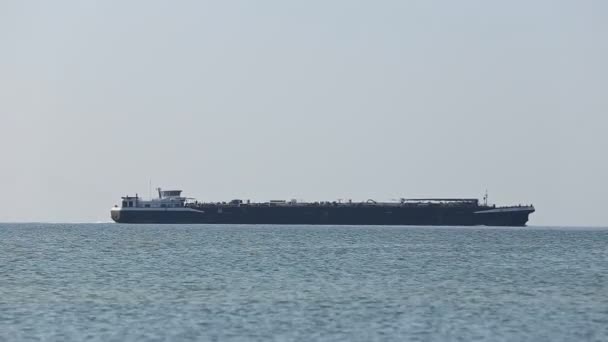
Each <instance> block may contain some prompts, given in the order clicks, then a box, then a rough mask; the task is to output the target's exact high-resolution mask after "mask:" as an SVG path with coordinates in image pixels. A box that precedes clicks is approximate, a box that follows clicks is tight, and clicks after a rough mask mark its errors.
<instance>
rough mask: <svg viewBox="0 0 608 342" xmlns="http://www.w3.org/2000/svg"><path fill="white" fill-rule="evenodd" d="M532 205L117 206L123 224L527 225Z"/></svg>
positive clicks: (113, 213)
mask: <svg viewBox="0 0 608 342" xmlns="http://www.w3.org/2000/svg"><path fill="white" fill-rule="evenodd" d="M533 212H534V207H532V206H515V207H494V206H487V205H478V204H477V201H475V202H474V203H471V202H455V203H415V204H408V203H405V204H404V203H395V204H392V203H391V204H387V203H378V204H376V203H352V204H351V203H348V204H346V203H325V204H315V203H306V204H300V203H298V204H293V205H292V204H289V203H287V204H281V205H273V204H272V203H257V204H244V203H234V204H233V203H230V204H196V205H195V204H191V205H190V204H186V205H184V206H182V207H175V208H129V207H126V208H125V207H122V208H119V207H115V208H113V209H112V211H111V216H112V219H113V220H114V221H116V222H119V223H171V224H180V223H190V224H192V223H206V224H285V225H288V224H306V225H418V226H474V225H486V226H525V225H526V222H528V215H530V214H531V213H533Z"/></svg>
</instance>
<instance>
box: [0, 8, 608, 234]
mask: <svg viewBox="0 0 608 342" xmlns="http://www.w3.org/2000/svg"><path fill="white" fill-rule="evenodd" d="M0 52H1V53H0V152H1V153H0V155H1V158H2V162H1V165H0V188H1V189H2V196H1V197H0V221H70V222H71V221H75V222H95V221H108V220H109V215H110V214H109V210H110V208H111V207H112V206H113V205H114V204H117V203H118V202H119V200H120V196H123V195H125V194H127V193H129V194H135V192H138V193H139V194H142V195H146V196H147V195H148V182H149V180H150V179H152V182H153V184H154V185H155V186H162V187H165V188H174V187H175V188H180V189H184V190H185V192H186V194H187V195H189V196H193V197H197V198H198V199H201V200H213V201H217V200H230V199H232V198H243V199H247V198H249V199H252V200H269V199H289V198H298V199H305V200H333V199H338V198H352V199H354V200H365V199H368V198H374V199H376V200H390V199H393V198H399V197H419V196H433V197H437V196H448V197H479V198H481V197H482V196H483V193H484V191H485V189H488V191H489V194H490V201H491V202H495V203H497V204H499V205H500V204H518V203H533V204H534V205H535V206H536V208H537V212H536V213H535V214H533V215H532V216H531V221H530V224H532V225H604V226H605V225H608V206H607V205H608V200H607V198H608V153H607V151H608V136H607V129H608V62H607V61H608V2H606V1H602V0H595V1H586V0H576V1H574V0H573V1H555V0H551V1H549V0H546V1H530V0H525V1H523V0H521V1H520V0H514V1H487V0H478V1H467V0H465V1H447V0H446V1H432V0H431V1H430V0H420V1H406V0H400V1H353V0H348V1H331V0H324V1H310V0H309V1H245V0H242V1H238V0H236V1H162V2H161V1H148V0H146V1H80V0H79V1H1V2H0Z"/></svg>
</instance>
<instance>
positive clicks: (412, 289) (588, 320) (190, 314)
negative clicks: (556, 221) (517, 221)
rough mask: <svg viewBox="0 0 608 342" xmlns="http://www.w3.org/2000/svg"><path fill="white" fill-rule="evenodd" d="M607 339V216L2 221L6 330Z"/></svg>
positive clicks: (117, 336)
mask: <svg viewBox="0 0 608 342" xmlns="http://www.w3.org/2000/svg"><path fill="white" fill-rule="evenodd" d="M18 340H57V341H70V340H71V341H83V340H99V341H112V340H114V341H131V340H133V341H135V340H170V341H180V340H215V341H269V340H275V341H296V340H297V341H317V340H318V341H407V340H410V341H472V340H486V341H608V228H542V227H536V228H534V227H533V228H530V227H528V228H485V227H470V228H458V227H432V228H431V227H426V228H425V227H371V226H363V227H352V226H349V227H337V226H263V225H261V226H230V225H226V226H219V225H120V224H0V341H18Z"/></svg>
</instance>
